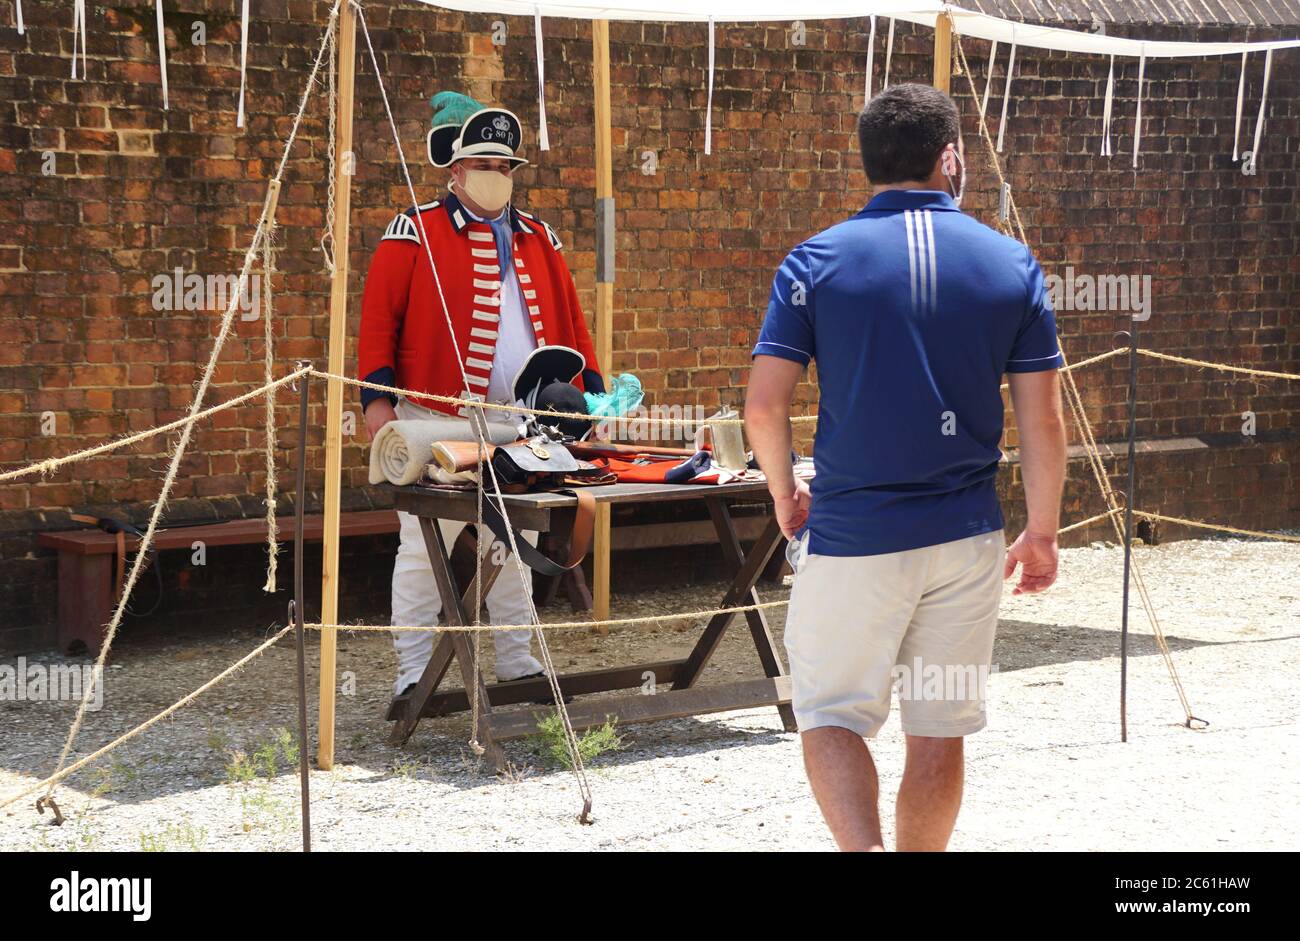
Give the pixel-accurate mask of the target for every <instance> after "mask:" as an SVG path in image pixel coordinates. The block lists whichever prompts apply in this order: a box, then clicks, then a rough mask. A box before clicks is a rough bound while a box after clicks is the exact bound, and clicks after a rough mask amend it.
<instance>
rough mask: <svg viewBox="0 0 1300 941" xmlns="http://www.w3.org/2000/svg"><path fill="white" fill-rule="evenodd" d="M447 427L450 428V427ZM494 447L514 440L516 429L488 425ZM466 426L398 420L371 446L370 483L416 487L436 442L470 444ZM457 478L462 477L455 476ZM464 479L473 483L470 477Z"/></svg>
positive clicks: (418, 420) (380, 432)
mask: <svg viewBox="0 0 1300 941" xmlns="http://www.w3.org/2000/svg"><path fill="white" fill-rule="evenodd" d="M449 426H450V427H449ZM487 427H488V435H489V436H490V440H491V442H492V443H493V444H506V443H508V442H510V441H514V440H515V438H516V437H517V435H516V432H515V429H514V428H513V427H512V426H510V425H506V424H503V423H499V422H488V425H487ZM473 440H474V434H473V432H472V431H471V430H470V426H469V422H466V421H458V422H455V424H454V425H453V424H452V422H450V421H440V420H435V421H425V420H421V419H409V418H407V419H404V418H399V419H396V420H394V421H390V422H389V423H388V424H386V425H384V427H383V428H380V429H379V434H377V435H375V440H373V441H371V442H370V482H371V483H372V484H382V483H384V482H385V481H387V482H388V483H390V484H395V485H396V486H399V487H404V486H407V485H408V484H413V483H416V482H418V481H419V480H420V478H421V477H423V476H424V473H425V468H426V467H427V466H428V464H429V462H430V461H432V460H433V443H434V442H435V441H473ZM454 476H455V478H459V477H460V476H461V475H459V474H457V475H454ZM467 479H470V480H472V479H473V475H472V474H470V475H469V477H468V478H467Z"/></svg>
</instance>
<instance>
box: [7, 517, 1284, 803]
mask: <svg viewBox="0 0 1300 941" xmlns="http://www.w3.org/2000/svg"><path fill="white" fill-rule="evenodd" d="M1116 512H1122V510H1116V511H1112V512H1111V513H1099V514H1097V515H1096V516H1091V517H1089V518H1088V519H1085V520H1080V521H1079V522H1077V523H1071V524H1070V525H1069V526H1065V527H1062V528H1061V529H1060V530H1058V533H1060V534H1065V533H1069V532H1072V531H1074V530H1077V529H1081V528H1082V527H1084V526H1089V525H1091V524H1093V523H1097V522H1099V521H1101V520H1104V519H1106V518H1107V517H1108V516H1111V515H1113V513H1116ZM1133 515H1134V516H1141V517H1144V518H1146V519H1154V520H1162V521H1165V522H1169V523H1177V524H1180V525H1183V526H1196V527H1200V528H1204V529H1218V530H1223V531H1225V532H1230V533H1235V534H1238V535H1244V536H1253V537H1258V538H1261V539H1281V540H1285V541H1288V542H1300V536H1291V535H1288V534H1284V533H1269V532H1261V531H1258V530H1249V529H1239V528H1236V527H1232V526H1223V525H1219V524H1215V523H1205V522H1201V521H1197V520H1188V519H1182V518H1180V517H1176V516H1164V515H1162V514H1159V513H1148V512H1146V511H1143V510H1134V511H1133ZM788 605H789V601H787V600H781V601H765V602H761V603H758V604H749V605H736V606H734V607H728V608H711V609H705V610H698V611H682V612H678V613H675V614H654V615H641V616H637V617H627V618H612V619H609V620H605V621H594V620H593V621H554V622H550V623H543V624H492V625H481V624H474V625H467V626H465V627H446V626H441V625H428V626H421V625H374V624H321V623H308V624H304V625H303V626H304V627H305V628H307V629H308V630H315V631H320V630H327V629H328V630H339V631H352V632H354V633H381V632H403V631H408V632H415V631H430V632H445V631H467V632H476V633H481V632H485V631H509V630H527V629H532V630H577V629H583V628H597V627H601V628H603V627H623V626H628V625H632V624H654V623H662V622H666V621H679V620H695V619H700V618H705V617H714V616H716V615H719V614H740V613H743V612H746V611H760V610H769V609H773V608H782V607H787V606H788ZM292 629H293V625H292V624H290V625H288V626H286V627H285V628H283V629H282V630H280V631H278V632H277V633H276V634H274V635H273V636H272V637H270V638H269V639H268V640H266V641H264V642H263V643H262V644H261V645H259V646H258V647H256V648H255V649H254V650H253V651H251V652H250V653H249V654H247V655H246V656H244V657H243V658H241V659H240V660H238V661H237V662H235V663H234V664H232V665H231V666H229V667H227V668H226V669H225V670H223V671H222V672H221V673H218V674H217V675H216V676H214V677H213V678H212V679H211V680H209V681H208V682H206V683H204V684H203V685H202V686H200V687H199V688H198V689H196V690H194V691H193V692H192V693H189V694H188V695H186V696H185V697H183V698H182V699H180V700H178V701H177V702H175V703H173V704H172V705H171V706H168V707H167V708H166V709H164V710H163V711H162V712H160V713H158V714H157V715H155V716H154V717H153V718H151V719H148V720H146V721H145V722H143V723H141V724H140V725H138V726H136V727H135V728H133V729H131V730H130V731H128V732H126V733H124V734H122V735H120V736H118V737H117V738H116V739H114V740H113V741H111V742H109V743H108V744H107V745H105V746H103V747H102V748H100V749H98V750H97V751H95V752H93V753H91V754H89V755H87V756H85V757H84V758H81V759H79V760H78V761H76V762H75V763H73V764H71V765H68V766H67V767H66V768H64V769H62V770H61V771H59V772H58V773H56V774H55V775H52V776H51V777H49V778H46V779H44V780H42V781H39V782H36V783H34V784H32V785H30V786H28V787H27V788H25V789H23V790H21V791H19V792H18V793H16V794H13V795H10V796H9V797H7V798H5V799H4V800H3V801H0V808H3V807H7V806H8V805H10V804H12V803H14V802H15V801H18V800H21V799H22V798H24V797H27V796H29V795H31V794H34V793H35V792H36V791H38V790H40V789H41V788H43V787H47V786H49V785H50V784H51V783H55V784H57V783H58V782H60V781H62V780H64V779H66V778H67V777H69V776H71V775H72V774H75V773H76V772H77V771H79V770H81V769H82V768H84V767H86V766H87V765H89V764H91V763H93V762H95V761H97V760H99V759H100V758H102V757H104V756H105V755H107V754H108V753H109V752H110V751H112V750H113V749H115V748H117V747H119V746H121V745H124V744H125V743H127V742H129V741H130V740H131V739H133V738H135V737H136V736H138V735H140V734H141V733H143V732H144V731H146V730H147V729H149V728H150V727H152V726H154V725H156V724H157V723H158V722H159V721H161V720H162V719H165V718H167V717H168V716H170V715H171V714H173V713H174V712H176V711H178V710H179V709H181V708H183V707H185V706H187V705H189V704H190V703H192V702H193V701H194V700H195V699H197V698H198V697H199V696H201V695H202V694H203V693H206V692H208V691H209V690H211V689H212V688H213V687H215V686H216V685H217V684H218V683H221V682H223V681H225V680H227V679H229V678H230V677H231V676H233V675H234V674H235V673H236V672H238V671H239V670H241V669H242V668H243V667H245V666H247V665H248V664H249V663H250V662H251V661H252V660H254V659H255V658H256V657H258V656H260V655H261V654H263V653H265V652H266V651H267V650H268V649H270V648H271V647H272V646H274V645H275V643H276V642H277V641H278V640H280V638H282V637H284V636H285V635H286V634H287V633H288V632H289V631H290V630H292Z"/></svg>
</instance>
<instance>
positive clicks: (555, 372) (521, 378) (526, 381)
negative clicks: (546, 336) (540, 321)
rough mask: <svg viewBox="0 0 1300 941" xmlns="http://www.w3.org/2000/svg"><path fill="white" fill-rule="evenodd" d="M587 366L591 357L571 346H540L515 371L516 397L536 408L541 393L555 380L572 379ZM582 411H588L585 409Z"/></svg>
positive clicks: (526, 406) (565, 380) (527, 406)
mask: <svg viewBox="0 0 1300 941" xmlns="http://www.w3.org/2000/svg"><path fill="white" fill-rule="evenodd" d="M586 368H587V358H586V357H585V356H583V355H582V354H581V353H579V352H578V351H577V350H575V349H571V348H569V347H567V346H539V347H538V348H537V349H535V350H533V351H532V352H531V353H529V354H528V358H527V359H526V360H524V364H523V365H522V366H520V367H519V371H518V372H517V373H515V381H514V384H513V385H512V386H511V388H512V389H514V393H515V400H516V401H522V402H523V403H524V408H535V407H536V402H537V393H538V392H539V391H541V389H542V388H543V387H545V386H547V385H550V384H551V383H552V382H572V381H573V380H574V379H576V378H577V377H578V374H579V373H580V372H582V371H583V370H584V369H586ZM580 411H585V409H581V410H580Z"/></svg>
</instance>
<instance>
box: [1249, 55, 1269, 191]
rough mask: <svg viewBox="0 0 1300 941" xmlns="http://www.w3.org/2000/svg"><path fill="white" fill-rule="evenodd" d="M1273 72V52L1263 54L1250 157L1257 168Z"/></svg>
mask: <svg viewBox="0 0 1300 941" xmlns="http://www.w3.org/2000/svg"><path fill="white" fill-rule="evenodd" d="M1272 71H1273V50H1272V49H1269V50H1268V51H1267V52H1265V53H1264V87H1263V88H1262V89H1260V92H1259V117H1258V118H1256V119H1255V146H1254V147H1253V148H1252V157H1253V159H1254V161H1255V166H1257V167H1258V166H1259V145H1260V144H1261V143H1262V142H1263V140H1264V106H1265V105H1267V104H1268V76H1269V73H1270V72H1272Z"/></svg>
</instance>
